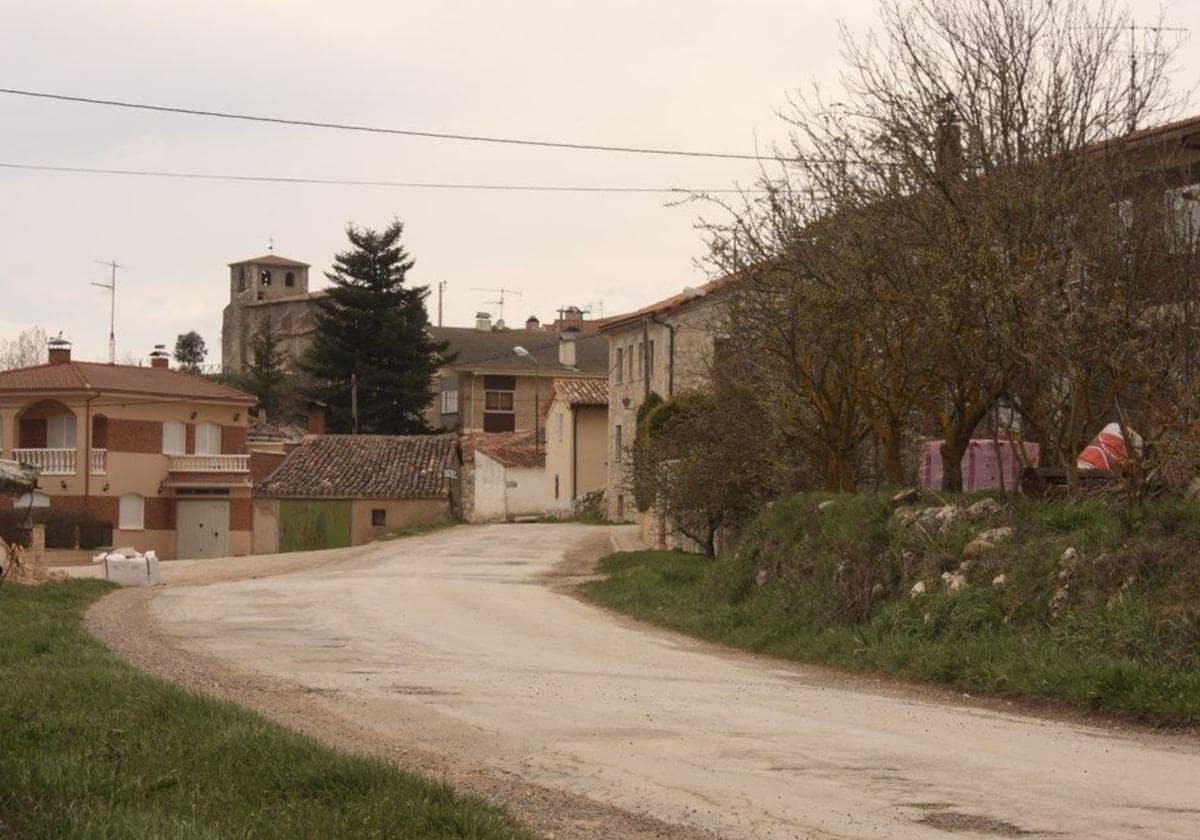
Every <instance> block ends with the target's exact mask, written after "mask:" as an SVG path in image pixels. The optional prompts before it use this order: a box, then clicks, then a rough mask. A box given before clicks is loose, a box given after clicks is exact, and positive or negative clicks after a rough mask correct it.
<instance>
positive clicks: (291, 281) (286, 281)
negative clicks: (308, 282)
mask: <svg viewBox="0 0 1200 840" xmlns="http://www.w3.org/2000/svg"><path fill="white" fill-rule="evenodd" d="M283 285H285V286H287V287H288V288H289V289H290V288H292V286H295V285H296V275H295V274H294V273H293V272H291V271H289V272H288V273H287V274H285V275H283Z"/></svg>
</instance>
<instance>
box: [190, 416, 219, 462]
mask: <svg viewBox="0 0 1200 840" xmlns="http://www.w3.org/2000/svg"><path fill="white" fill-rule="evenodd" d="M196 454H197V455H220V454H221V427H220V426H218V425H217V424H216V423H197V424H196Z"/></svg>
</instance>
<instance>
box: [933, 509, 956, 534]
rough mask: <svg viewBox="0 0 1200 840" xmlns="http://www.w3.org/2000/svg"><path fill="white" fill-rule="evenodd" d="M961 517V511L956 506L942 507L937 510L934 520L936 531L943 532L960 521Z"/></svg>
mask: <svg viewBox="0 0 1200 840" xmlns="http://www.w3.org/2000/svg"><path fill="white" fill-rule="evenodd" d="M962 516H963V509H962V508H960V507H959V506H958V505H945V506H944V507H940V508H937V514H936V516H935V517H934V518H935V520H936V522H937V526H938V530H939V531H945V530H946V529H947V528H949V527H950V526H951V525H953V524H954V523H955V522H957V521H958V520H959V519H961V518H962Z"/></svg>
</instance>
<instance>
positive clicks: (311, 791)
mask: <svg viewBox="0 0 1200 840" xmlns="http://www.w3.org/2000/svg"><path fill="white" fill-rule="evenodd" d="M108 590H109V585H108V584H106V583H103V582H100V581H90V580H81V581H71V582H67V583H48V584H44V585H42V586H37V587H24V586H15V585H11V584H10V585H6V586H3V587H0V685H3V690H2V691H0V780H3V783H2V784H0V836H4V837H20V838H47V840H49V839H50V838H53V839H54V840H70V839H71V838H80V840H82V838H102V840H125V838H129V840H133V838H138V840H142V839H143V838H150V837H161V838H171V840H213V839H214V838H256V839H257V838H280V840H283V838H289V840H290V839H291V838H314V840H316V839H317V838H320V840H326V838H335V837H345V838H349V837H353V838H452V837H453V838H479V840H484V839H485V838H505V840H516V838H530V837H531V836H532V835H530V834H528V833H527V832H525V831H524V830H523V829H521V828H520V827H518V826H517V825H516V824H515V823H514V822H513V821H512V820H511V819H509V818H508V817H506V816H505V815H503V814H501V813H499V812H497V811H495V810H493V809H491V808H490V807H488V806H487V805H485V804H483V803H482V802H478V801H475V800H472V799H469V798H464V797H461V796H458V795H456V794H455V793H454V792H453V791H452V790H450V789H449V788H448V787H445V786H443V785H439V784H434V783H431V782H427V781H425V780H423V779H421V778H419V777H417V776H414V775H411V774H408V773H404V772H402V771H400V770H398V769H396V768H394V767H391V766H389V765H388V764H386V763H384V762H382V761H377V760H374V759H369V758H364V757H356V756H348V755H343V754H340V753H337V752H334V751H332V750H329V749H326V748H325V747H322V746H320V745H319V744H317V743H315V742H314V741H311V740H308V739H306V738H304V737H302V736H300V735H298V734H296V733H294V732H291V731H290V730H287V729H285V728H283V727H281V726H278V725H276V724H273V723H270V722H268V721H266V720H264V719H263V718H261V717H259V716H258V715H256V714H253V713H251V712H249V711H246V710H244V709H241V708H239V707H237V706H235V705H233V704H230V703H224V702H220V701H216V700H211V699H208V698H204V697H201V696H199V695H197V694H194V693H191V692H189V691H185V690H183V689H180V688H177V687H175V686H172V685H170V684H169V683H165V682H162V681H160V680H157V679H154V678H152V677H148V676H145V675H143V674H141V673H139V672H137V671H136V670H134V669H133V668H132V667H130V666H128V665H126V664H124V663H123V662H121V661H120V660H118V659H117V658H116V657H115V656H113V655H112V654H111V653H110V652H109V651H108V650H107V649H105V648H104V647H103V646H102V645H101V644H100V643H99V642H96V641H95V640H93V639H92V638H91V637H90V636H89V635H88V634H87V632H86V631H85V630H84V629H83V627H82V616H83V612H84V611H85V610H86V609H87V607H88V605H89V604H90V603H91V602H92V601H94V600H95V599H96V598H98V597H99V596H101V595H102V594H104V593H105V592H107V591H108Z"/></svg>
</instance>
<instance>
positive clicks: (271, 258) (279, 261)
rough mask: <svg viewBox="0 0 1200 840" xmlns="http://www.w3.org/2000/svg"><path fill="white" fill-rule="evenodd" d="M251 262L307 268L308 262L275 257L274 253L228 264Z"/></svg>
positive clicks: (247, 263) (246, 263)
mask: <svg viewBox="0 0 1200 840" xmlns="http://www.w3.org/2000/svg"><path fill="white" fill-rule="evenodd" d="M251 263H254V264H255V265H279V266H290V267H292V268H308V263H304V262H300V261H299V260H289V259H288V258H287V257H277V256H275V255H274V254H267V255H266V256H263V257H254V258H253V259H249V260H239V261H238V262H233V263H230V265H231V266H234V265H250V264H251Z"/></svg>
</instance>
